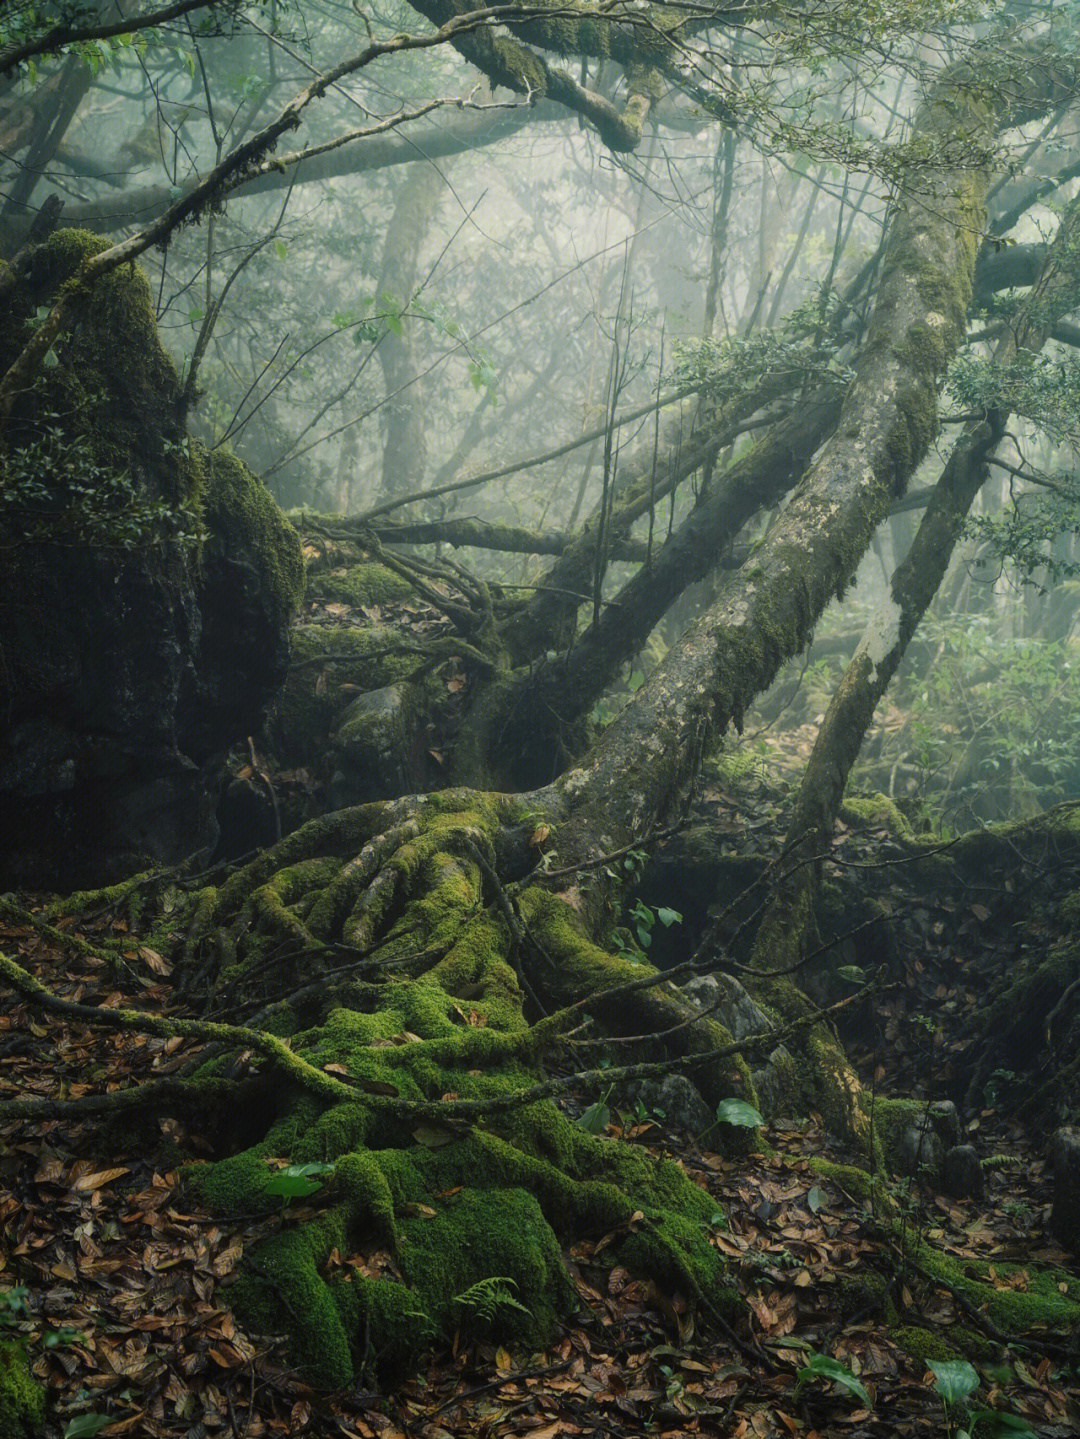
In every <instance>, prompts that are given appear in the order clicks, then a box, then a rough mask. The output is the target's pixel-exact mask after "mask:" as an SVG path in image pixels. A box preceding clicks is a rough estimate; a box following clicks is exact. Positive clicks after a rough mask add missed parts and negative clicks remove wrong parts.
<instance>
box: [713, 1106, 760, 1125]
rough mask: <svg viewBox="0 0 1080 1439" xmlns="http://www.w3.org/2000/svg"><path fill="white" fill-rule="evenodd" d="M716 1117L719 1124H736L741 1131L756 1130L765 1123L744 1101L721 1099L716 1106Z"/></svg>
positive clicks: (752, 1107)
mask: <svg viewBox="0 0 1080 1439" xmlns="http://www.w3.org/2000/svg"><path fill="white" fill-rule="evenodd" d="M716 1117H717V1119H718V1120H719V1122H720V1123H721V1124H737V1125H738V1126H739V1127H740V1128H741V1129H757V1127H758V1126H759V1125H761V1124H764V1123H765V1121H764V1119H762V1117H761V1115H760V1114H759V1113H758V1112H757V1110H756V1109H755V1108H754V1106H753V1105H752V1104H747V1102H746V1100H745V1099H722V1100H721V1101H720V1103H719V1104H718V1105H717V1106H716Z"/></svg>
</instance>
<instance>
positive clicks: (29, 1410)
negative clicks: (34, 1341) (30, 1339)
mask: <svg viewBox="0 0 1080 1439" xmlns="http://www.w3.org/2000/svg"><path fill="white" fill-rule="evenodd" d="M44 1424H45V1391H44V1389H43V1388H42V1387H41V1385H40V1384H38V1382H37V1381H36V1380H35V1379H34V1377H33V1375H32V1374H31V1373H30V1366H29V1364H28V1363H27V1359H26V1351H25V1350H24V1349H23V1347H22V1345H21V1344H9V1343H0V1439H37V1436H38V1435H39V1434H41V1432H42V1429H43V1427H44Z"/></svg>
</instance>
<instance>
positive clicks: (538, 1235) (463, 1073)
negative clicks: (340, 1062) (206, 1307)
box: [188, 1011, 730, 1388]
mask: <svg viewBox="0 0 1080 1439" xmlns="http://www.w3.org/2000/svg"><path fill="white" fill-rule="evenodd" d="M340 1016H341V1018H340V1022H335V1023H331V1024H329V1025H328V1026H325V1027H324V1029H323V1030H322V1031H321V1032H313V1034H312V1035H311V1036H303V1037H300V1038H298V1039H297V1040H296V1041H295V1042H296V1043H298V1044H307V1043H309V1042H314V1043H318V1044H319V1045H320V1053H323V1054H329V1053H337V1054H339V1055H342V1054H348V1055H350V1056H351V1060H350V1065H351V1067H354V1068H356V1069H358V1070H359V1071H360V1072H361V1073H363V1074H365V1075H367V1074H375V1073H380V1074H383V1075H387V1074H390V1075H392V1076H393V1078H392V1079H390V1080H388V1079H386V1078H383V1079H382V1080H381V1081H378V1082H380V1083H382V1084H387V1083H392V1084H393V1085H394V1087H395V1088H398V1089H399V1090H400V1091H401V1092H403V1093H416V1092H423V1093H431V1092H433V1091H435V1090H437V1089H438V1088H440V1087H441V1086H445V1085H451V1086H453V1088H454V1089H455V1091H457V1092H459V1093H464V1094H470V1095H484V1094H493V1093H498V1092H500V1090H505V1088H506V1087H507V1086H513V1087H517V1086H519V1085H521V1084H522V1082H523V1081H524V1080H525V1079H526V1077H527V1076H526V1073H525V1072H524V1071H523V1070H521V1069H520V1068H519V1067H517V1066H515V1065H508V1066H503V1067H502V1069H501V1070H500V1068H499V1067H498V1066H495V1065H491V1064H489V1066H488V1068H487V1069H485V1070H481V1069H479V1068H478V1067H477V1066H476V1063H475V1061H476V1059H477V1058H478V1055H479V1050H480V1048H481V1047H482V1046H481V1045H480V1044H478V1043H477V1040H478V1039H479V1038H480V1037H481V1036H478V1035H477V1032H476V1031H475V1030H472V1031H469V1030H464V1031H462V1030H458V1035H459V1039H458V1040H457V1041H456V1042H451V1043H446V1042H443V1043H441V1044H431V1043H427V1044H425V1043H423V1042H421V1043H418V1044H414V1045H409V1046H402V1047H394V1046H391V1047H389V1048H385V1049H373V1048H371V1047H370V1046H357V1045H356V1044H355V1043H354V1042H348V1040H347V1039H346V1036H347V1035H348V1034H349V1032H350V1031H353V1032H355V1030H356V1028H357V1023H358V1022H359V1021H360V1020H361V1019H364V1018H366V1019H367V1021H368V1024H367V1025H366V1026H365V1025H361V1026H360V1027H361V1028H368V1029H370V1026H371V1025H372V1024H374V1023H375V1022H376V1021H379V1016H367V1017H362V1016H349V1015H348V1014H347V1012H344V1011H342V1012H340ZM354 1021H355V1022H354ZM387 1022H388V1023H392V1022H400V1017H394V1018H390V1017H389V1016H388V1019H387ZM377 1027H384V1026H383V1025H382V1023H381V1021H379V1023H378V1024H377ZM481 1035H482V1032H481ZM488 1048H489V1053H490V1052H491V1047H490V1046H488ZM455 1051H456V1053H455ZM470 1051H471V1052H470ZM366 1082H367V1083H368V1084H369V1085H370V1084H372V1083H374V1082H376V1081H372V1080H367V1081H366ZM503 1131H504V1132H503V1133H502V1134H494V1133H488V1132H474V1133H471V1134H469V1135H466V1136H464V1137H462V1138H459V1139H456V1140H455V1139H453V1138H452V1137H451V1136H450V1135H449V1134H446V1135H441V1134H439V1133H438V1132H433V1131H428V1130H418V1131H417V1135H416V1136H414V1140H413V1142H412V1143H411V1144H409V1145H406V1146H405V1147H401V1139H402V1137H403V1136H402V1135H401V1134H400V1133H398V1134H393V1133H390V1132H389V1131H387V1132H385V1133H384V1132H382V1130H381V1128H380V1124H379V1121H378V1120H377V1119H376V1118H375V1117H374V1116H373V1115H372V1112H371V1111H369V1110H366V1109H365V1108H364V1106H363V1105H361V1104H357V1105H354V1106H339V1107H338V1108H336V1109H334V1110H331V1111H326V1112H325V1113H323V1114H322V1115H321V1116H319V1115H318V1114H317V1113H316V1111H315V1110H314V1109H313V1108H312V1107H311V1106H310V1105H309V1104H308V1102H307V1101H306V1100H305V1101H302V1102H301V1103H300V1105H298V1106H297V1107H296V1108H295V1109H294V1110H292V1111H291V1112H290V1113H289V1114H288V1115H286V1116H285V1117H284V1118H283V1119H281V1120H279V1121H278V1122H277V1123H276V1124H275V1125H274V1126H273V1127H272V1128H271V1129H270V1131H269V1132H268V1133H267V1134H266V1136H265V1137H264V1139H263V1140H262V1141H261V1142H260V1143H259V1144H258V1145H256V1146H255V1147H254V1148H252V1149H251V1150H248V1151H246V1152H245V1153H243V1154H240V1155H236V1156H234V1157H233V1158H231V1159H226V1160H221V1161H218V1162H217V1163H215V1164H213V1165H207V1166H198V1167H196V1168H194V1169H192V1170H191V1171H189V1176H188V1183H189V1184H190V1185H191V1187H192V1188H193V1189H194V1190H195V1191H196V1192H197V1194H198V1195H199V1197H200V1198H201V1199H202V1200H203V1201H204V1202H209V1203H211V1204H214V1205H218V1206H222V1207H225V1208H228V1209H230V1210H232V1211H235V1210H236V1209H238V1208H239V1209H243V1210H247V1211H250V1210H252V1209H255V1210H257V1209H259V1208H265V1207H268V1206H269V1205H271V1204H273V1203H275V1201H273V1200H271V1199H269V1198H268V1196H267V1195H266V1192H265V1186H266V1183H267V1180H268V1179H269V1178H270V1176H271V1175H272V1174H273V1172H274V1170H273V1168H272V1167H271V1166H270V1165H269V1164H268V1163H267V1160H268V1159H270V1158H274V1159H278V1158H281V1157H288V1158H290V1159H292V1160H293V1161H294V1162H297V1163H303V1162H309V1161H313V1160H319V1161H322V1162H328V1161H329V1162H333V1163H334V1166H335V1168H334V1174H333V1177H332V1179H331V1180H330V1181H329V1182H328V1184H327V1186H326V1189H325V1202H324V1204H323V1207H321V1208H320V1209H319V1211H318V1213H316V1214H315V1215H310V1214H309V1215H307V1216H305V1218H304V1220H303V1222H302V1223H297V1224H295V1225H294V1224H290V1223H289V1222H288V1217H287V1216H286V1221H285V1225H284V1227H283V1228H282V1230H281V1231H280V1232H279V1233H278V1234H277V1235H275V1236H274V1237H272V1238H271V1239H269V1240H267V1241H265V1242H264V1243H263V1244H262V1245H261V1246H260V1247H259V1249H258V1250H257V1251H255V1253H254V1254H253V1255H251V1256H249V1257H248V1258H247V1259H246V1260H245V1264H244V1266H243V1268H242V1272H241V1275H240V1278H239V1279H238V1281H237V1283H236V1284H235V1285H234V1286H233V1287H232V1288H231V1289H230V1290H229V1303H230V1305H231V1306H232V1307H233V1308H234V1310H235V1311H236V1312H237V1313H238V1314H239V1315H240V1316H241V1318H242V1319H243V1320H244V1322H245V1323H246V1324H248V1325H249V1326H250V1327H252V1328H253V1329H255V1330H257V1331H258V1332H264V1333H265V1332H273V1333H280V1332H285V1333H286V1334H287V1335H288V1338H289V1344H290V1351H291V1357H292V1359H293V1361H294V1362H295V1363H296V1364H297V1365H298V1366H299V1367H300V1368H301V1370H302V1372H303V1373H304V1374H305V1375H306V1377H308V1378H309V1379H310V1380H311V1381H312V1382H314V1383H317V1384H319V1385H320V1386H323V1387H329V1388H337V1387H341V1386H343V1385H346V1384H350V1383H352V1382H354V1381H355V1380H356V1379H357V1377H358V1376H359V1375H361V1374H363V1372H364V1371H365V1370H366V1369H368V1367H369V1366H370V1367H371V1369H372V1370H373V1371H374V1372H375V1373H377V1375H378V1376H379V1377H380V1378H381V1379H382V1380H384V1381H388V1380H391V1379H393V1378H394V1377H395V1376H397V1375H399V1374H400V1373H401V1372H403V1370H404V1369H405V1368H407V1367H408V1366H410V1365H415V1363H416V1362H417V1360H418V1358H419V1357H420V1355H421V1354H422V1353H423V1351H424V1350H425V1349H426V1348H428V1347H429V1346H430V1345H431V1343H432V1342H433V1341H437V1340H448V1339H450V1338H451V1337H452V1336H453V1335H454V1334H455V1333H457V1334H460V1335H461V1336H462V1337H463V1338H466V1339H469V1338H474V1337H489V1336H490V1335H491V1334H492V1333H494V1332H498V1334H499V1337H500V1339H501V1340H503V1342H509V1343H512V1344H517V1345H519V1346H521V1347H523V1348H525V1349H535V1348H537V1347H539V1346H541V1345H543V1344H545V1343H547V1342H549V1341H550V1340H551V1339H552V1338H553V1337H554V1335H555V1334H556V1332H557V1330H558V1327H559V1324H560V1323H561V1322H562V1321H563V1320H565V1319H567V1318H568V1317H569V1316H570V1315H571V1314H572V1313H573V1311H574V1309H575V1307H576V1303H577V1300H576V1294H575V1290H574V1287H573V1285H572V1283H571V1282H570V1279H569V1276H568V1275H567V1272H566V1270H565V1267H564V1265H563V1261H562V1253H561V1251H562V1249H563V1248H564V1247H565V1246H566V1245H567V1244H569V1243H571V1242H573V1241H574V1240H575V1239H579V1238H581V1237H582V1236H586V1235H589V1236H593V1237H596V1238H598V1237H600V1236H602V1235H605V1234H607V1235H609V1236H610V1237H611V1242H610V1253H611V1255H612V1258H613V1260H614V1259H618V1260H619V1261H620V1262H623V1263H625V1264H627V1265H628V1266H630V1267H631V1268H632V1270H633V1271H634V1272H636V1273H639V1274H643V1275H647V1276H649V1277H652V1278H653V1279H655V1280H656V1281H657V1282H658V1283H659V1284H661V1285H662V1286H664V1287H665V1289H666V1291H667V1292H671V1293H677V1294H681V1295H682V1296H683V1297H684V1298H686V1299H687V1300H688V1301H690V1302H693V1300H694V1299H695V1297H697V1296H698V1295H700V1294H702V1293H704V1294H706V1295H708V1296H709V1298H710V1301H711V1302H712V1303H713V1304H727V1303H728V1302H729V1301H730V1296H727V1295H726V1291H724V1290H722V1288H721V1278H722V1260H721V1257H720V1255H719V1253H718V1251H717V1250H716V1248H714V1247H713V1245H712V1244H711V1242H710V1238H709V1228H710V1225H712V1224H714V1223H716V1222H718V1216H717V1214H716V1206H715V1202H714V1201H713V1200H712V1199H710V1198H709V1196H708V1195H707V1194H705V1193H704V1192H703V1191H702V1190H701V1189H699V1188H698V1187H697V1186H696V1185H694V1184H693V1183H691V1181H690V1180H689V1179H688V1177H687V1176H686V1175H685V1174H684V1173H683V1172H682V1170H681V1169H679V1168H678V1167H677V1166H675V1165H673V1164H671V1163H668V1162H661V1163H657V1162H656V1161H655V1160H653V1159H652V1158H651V1157H650V1156H648V1155H647V1154H644V1153H643V1152H642V1151H640V1150H637V1149H635V1148H633V1147H631V1146H629V1145H623V1144H621V1143H616V1142H612V1141H607V1140H601V1139H597V1138H594V1137H593V1136H591V1135H588V1134H586V1133H585V1132H584V1131H583V1130H582V1129H580V1128H579V1127H578V1126H576V1125H575V1124H573V1123H572V1122H571V1121H570V1120H569V1119H568V1118H567V1117H566V1116H565V1115H564V1114H563V1113H562V1112H561V1111H560V1110H558V1109H557V1108H556V1107H555V1106H554V1105H553V1104H551V1103H542V1104H537V1105H533V1106H531V1107H529V1108H528V1109H526V1110H522V1111H519V1112H515V1113H514V1114H513V1115H512V1117H511V1118H510V1119H508V1120H507V1121H506V1123H505V1124H504V1126H503ZM388 1141H396V1144H395V1146H394V1147H386V1145H387V1143H388ZM335 1251H336V1254H337V1256H345V1255H349V1256H352V1257H351V1258H350V1259H349V1260H348V1261H347V1262H345V1263H341V1262H340V1259H338V1258H335V1257H334V1256H335Z"/></svg>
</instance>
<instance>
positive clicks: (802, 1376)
mask: <svg viewBox="0 0 1080 1439" xmlns="http://www.w3.org/2000/svg"><path fill="white" fill-rule="evenodd" d="M811 1379H830V1380H832V1382H833V1383H834V1384H840V1385H842V1386H843V1387H844V1388H845V1389H847V1390H848V1391H849V1392H850V1393H852V1394H854V1395H855V1396H856V1398H858V1399H861V1400H862V1402H863V1403H864V1404H865V1405H866V1407H867V1408H868V1409H872V1408H873V1407H874V1406H873V1404H871V1402H870V1395H869V1394H868V1393H867V1392H866V1389H865V1387H864V1386H863V1385H862V1384H860V1382H859V1381H858V1379H856V1378H855V1375H854V1374H852V1372H851V1370H850V1369H849V1368H848V1367H847V1365H846V1364H841V1363H840V1361H839V1360H838V1359H830V1358H829V1356H828V1355H827V1354H811V1355H809V1357H808V1358H807V1361H806V1364H805V1366H804V1367H803V1368H802V1369H800V1370H799V1372H798V1374H797V1375H796V1376H795V1381H796V1382H795V1389H796V1392H798V1390H799V1389H801V1388H802V1386H803V1385H804V1384H808V1383H809V1382H810V1380H811Z"/></svg>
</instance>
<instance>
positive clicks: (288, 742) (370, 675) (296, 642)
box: [270, 624, 418, 764]
mask: <svg viewBox="0 0 1080 1439" xmlns="http://www.w3.org/2000/svg"><path fill="white" fill-rule="evenodd" d="M406 643H408V637H406V636H401V635H400V634H399V633H398V632H397V631H396V630H393V629H391V628H390V627H389V626H386V625H372V626H371V627H370V628H367V627H365V628H359V627H357V626H353V625H348V626H346V625H339V626H335V627H334V628H333V629H328V628H327V627H326V626H325V625H304V624H301V625H298V626H296V628H295V629H293V631H292V654H291V658H290V663H289V672H288V677H287V679H286V681H285V688H284V690H283V691H282V693H281V695H280V697H279V699H278V701H277V704H276V705H275V707H274V713H273V716H272V719H271V730H270V733H271V741H272V744H273V747H274V752H275V754H276V755H277V756H278V758H279V759H281V760H283V761H285V762H287V763H289V764H313V763H316V762H317V761H318V759H319V757H321V756H322V755H323V753H324V751H325V748H326V743H327V740H328V739H329V737H330V734H331V732H332V730H333V728H334V725H335V723H336V721H337V719H338V717H339V716H340V715H341V713H342V711H343V710H344V709H346V708H347V706H348V705H349V704H350V703H351V702H352V700H353V698H354V697H355V695H356V693H357V692H358V691H361V692H366V691H369V690H376V689H381V688H382V687H383V686H384V685H389V684H393V683H394V682H395V681H397V680H402V679H404V678H405V677H406V676H408V675H410V674H412V673H413V671H414V670H415V669H416V667H417V663H418V661H417V656H416V655H415V654H406V653H403V654H397V655H395V654H393V653H392V651H393V649H394V647H395V645H397V644H406ZM388 651H391V653H388ZM322 655H333V656H334V659H333V660H330V661H327V662H326V663H316V662H315V661H317V660H318V659H319V657H320V656H322Z"/></svg>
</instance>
